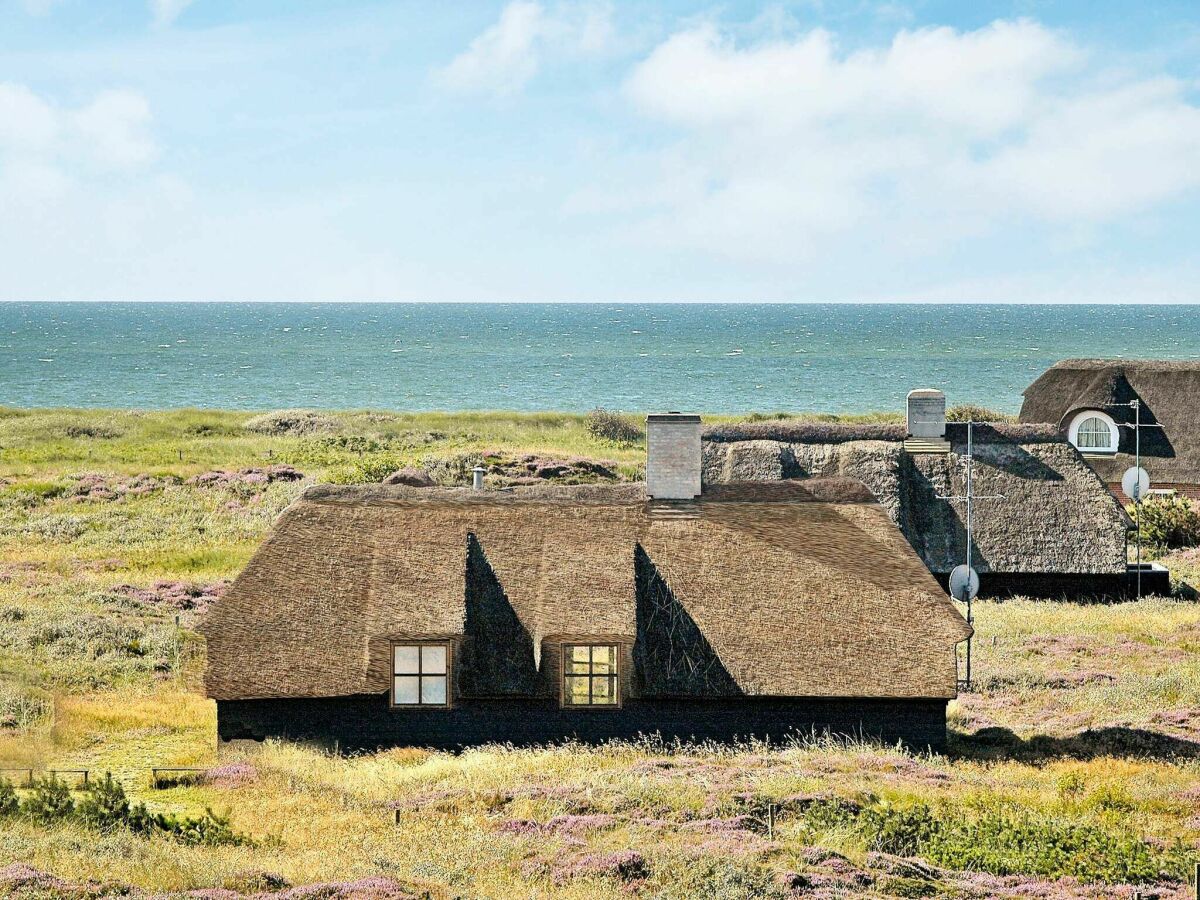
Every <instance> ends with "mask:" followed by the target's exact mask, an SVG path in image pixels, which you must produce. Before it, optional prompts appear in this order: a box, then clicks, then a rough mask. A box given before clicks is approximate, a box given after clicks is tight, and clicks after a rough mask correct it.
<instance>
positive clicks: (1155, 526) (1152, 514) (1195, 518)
mask: <svg viewBox="0 0 1200 900" xmlns="http://www.w3.org/2000/svg"><path fill="white" fill-rule="evenodd" d="M1127 509H1128V511H1129V515H1130V518H1132V519H1133V521H1134V524H1135V525H1136V526H1138V527H1140V529H1141V534H1142V543H1143V544H1150V545H1152V546H1157V547H1163V548H1166V549H1168V550H1173V549H1176V548H1179V547H1195V546H1196V545H1197V544H1200V507H1198V506H1197V505H1196V504H1195V503H1193V502H1192V501H1190V500H1188V499H1187V498H1186V497H1162V498H1159V497H1151V498H1150V499H1149V500H1144V501H1143V502H1142V506H1141V513H1140V515H1141V522H1140V523H1138V515H1139V512H1138V507H1137V505H1136V504H1130V506H1129V507H1127Z"/></svg>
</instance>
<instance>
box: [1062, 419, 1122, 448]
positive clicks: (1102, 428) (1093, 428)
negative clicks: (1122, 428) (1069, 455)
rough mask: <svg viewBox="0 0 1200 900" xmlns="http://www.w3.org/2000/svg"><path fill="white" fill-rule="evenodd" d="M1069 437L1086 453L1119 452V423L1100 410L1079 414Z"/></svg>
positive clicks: (1072, 425) (1073, 422) (1069, 431)
mask: <svg viewBox="0 0 1200 900" xmlns="http://www.w3.org/2000/svg"><path fill="white" fill-rule="evenodd" d="M1067 437H1068V439H1069V440H1070V441H1071V443H1072V444H1074V445H1075V446H1076V447H1078V448H1079V449H1080V450H1082V451H1083V452H1084V453H1116V452H1117V423H1116V422H1114V421H1113V420H1112V417H1111V416H1109V415H1107V414H1106V413H1102V412H1100V411H1099V410H1086V411H1084V412H1081V413H1080V414H1079V415H1077V416H1076V417H1075V418H1074V420H1073V421H1072V422H1071V427H1070V429H1069V430H1068V434H1067Z"/></svg>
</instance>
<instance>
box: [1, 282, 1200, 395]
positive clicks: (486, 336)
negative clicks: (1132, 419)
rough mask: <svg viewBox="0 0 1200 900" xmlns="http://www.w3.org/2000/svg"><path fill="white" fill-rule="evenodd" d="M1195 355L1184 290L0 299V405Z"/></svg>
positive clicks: (1018, 376) (830, 382) (949, 374)
mask: <svg viewBox="0 0 1200 900" xmlns="http://www.w3.org/2000/svg"><path fill="white" fill-rule="evenodd" d="M1080 356H1084V357H1117V358H1129V359H1135V358H1146V357H1153V358H1166V359H1197V358H1200V305H1175V304H1162V305H1145V304H1138V305H1116V304H1113V305H1108V304H1105V305H1100V304H1097V305H1086V304H1028V305H1026V304H977V303H962V304H947V303H929V304H920V303H879V304H874V303H845V304H842V303H820V304H789V303H515V302H514V303H353V302H347V303H330V302H324V303H303V302H294V303H293V302H286V303H270V302H261V303H260V302H246V303H228V302H178V303H154V302H128V303H118V302H36V301H33V302H5V303H0V405H6V406H14V407H47V406H52V407H57V406H78V407H114V408H138V409H169V408H179V407H210V408H222V409H247V410H250V409H252V410H262V409H278V408H283V407H311V408H318V409H361V408H377V409H392V410H412V411H427V410H439V409H444V410H463V409H510V410H519V411H534V410H562V411H585V410H587V409H591V408H594V407H597V406H603V407H607V408H612V409H622V410H629V411H638V412H645V411H652V410H661V409H668V408H669V409H683V410H694V411H700V412H709V413H747V412H753V411H757V412H777V411H794V412H801V411H803V412H828V413H852V412H870V411H879V410H888V411H897V412H898V411H900V410H902V409H903V403H904V396H905V394H906V393H907V392H908V391H909V390H911V389H913V388H916V387H936V388H941V389H943V390H945V391H946V394H947V399H948V402H949V403H950V404H952V405H957V404H963V403H974V404H980V405H983V406H987V407H990V408H992V409H996V410H998V411H1001V412H1015V411H1016V410H1017V409H1018V408H1019V406H1020V401H1021V391H1022V390H1024V388H1025V387H1026V386H1028V384H1029V383H1030V382H1031V381H1032V380H1033V379H1034V378H1036V377H1037V375H1038V374H1040V373H1041V372H1042V371H1043V370H1044V369H1045V368H1047V367H1048V366H1050V365H1052V364H1053V363H1054V362H1056V361H1057V360H1059V359H1065V358H1070V357H1080Z"/></svg>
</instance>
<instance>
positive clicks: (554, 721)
mask: <svg viewBox="0 0 1200 900" xmlns="http://www.w3.org/2000/svg"><path fill="white" fill-rule="evenodd" d="M652 418H654V417H652ZM675 418H676V421H675V422H670V421H668V422H665V423H661V424H663V425H664V426H666V427H665V429H660V428H657V427H656V426H657V425H658V424H660V423H654V422H652V424H651V440H650V448H651V457H650V467H649V478H648V484H647V485H642V484H637V485H616V486H611V485H609V486H580V487H530V488H516V489H512V490H509V491H491V490H485V491H476V490H469V489H446V488H425V489H420V488H409V487H390V486H363V487H332V486H319V487H313V488H310V489H308V490H307V491H306V492H305V493H304V494H303V495H302V496H301V497H300V499H298V500H297V501H296V502H295V503H293V504H292V505H291V506H290V507H288V509H286V510H285V511H284V512H283V514H282V515H281V516H280V518H279V520H278V521H277V522H276V524H275V526H274V528H273V529H272V531H271V532H270V534H269V535H268V537H267V539H266V541H265V543H264V544H263V545H262V547H261V548H260V549H259V551H258V552H257V553H256V554H255V556H254V558H253V559H252V560H251V561H250V563H249V564H248V565H247V566H246V569H245V570H244V571H243V572H242V573H241V575H240V576H239V577H238V578H237V580H236V581H235V582H234V584H233V585H232V586H231V588H230V589H229V591H228V592H227V593H226V594H225V595H224V596H223V597H222V598H221V600H220V601H219V602H218V603H216V604H215V605H214V607H213V608H212V610H211V612H210V614H209V617H208V620H207V622H206V623H205V625H204V628H203V631H204V635H205V637H206V638H207V642H208V663H207V673H206V689H207V693H208V695H209V696H210V697H213V698H214V699H215V700H216V701H217V714H218V730H219V734H220V737H221V738H222V739H223V740H230V739H237V738H259V739H261V738H263V737H267V736H281V737H288V738H300V739H314V740H322V741H328V742H332V741H335V740H336V741H338V742H339V743H340V744H341V746H343V747H367V748H373V747H377V746H386V745H397V744H412V745H421V746H435V747H450V748H452V747H460V746H464V745H469V744H477V743H481V742H490V741H508V742H513V743H518V744H528V743H538V742H545V741H549V740H556V739H562V738H568V737H571V738H577V739H581V740H587V741H594V740H602V739H608V738H620V737H633V736H635V735H638V734H650V733H660V734H662V735H663V736H665V737H667V738H676V737H678V738H682V739H690V738H697V739H718V740H726V739H730V738H734V737H743V738H747V737H750V736H756V737H760V738H772V739H779V738H783V737H785V736H786V735H788V734H790V733H793V732H809V731H811V730H814V729H815V730H817V731H826V730H828V731H831V732H835V733H843V734H855V735H858V734H863V735H869V736H875V737H879V738H882V739H885V740H888V741H892V740H897V739H901V740H905V741H908V742H909V743H911V744H913V745H916V746H935V747H936V746H940V745H941V744H942V743H943V741H944V739H945V710H946V703H947V701H948V700H949V699H950V698H952V697H954V696H955V691H956V685H957V654H956V645H957V644H958V643H960V642H961V641H963V640H965V639H966V638H967V637H968V635H969V633H970V631H969V628H968V627H967V625H966V623H965V622H964V620H963V618H962V616H961V615H960V614H959V613H958V611H957V610H956V609H955V607H954V605H953V603H952V602H951V601H950V599H949V598H948V597H947V596H946V594H945V593H944V592H943V591H942V590H941V588H940V587H939V586H938V584H937V583H936V581H935V580H934V579H933V578H932V577H931V576H930V574H929V572H928V571H927V570H926V568H925V566H923V565H922V563H921V561H920V560H919V559H918V558H917V555H916V554H915V553H914V552H913V550H912V548H911V547H909V545H908V543H907V542H906V541H905V540H904V538H903V536H902V535H901V534H900V533H899V532H898V531H897V529H896V527H895V526H894V525H893V523H892V521H891V520H890V519H889V517H888V514H887V513H886V512H885V511H884V510H883V509H882V508H881V507H880V506H879V505H878V504H877V503H876V502H875V500H874V498H873V497H872V496H871V494H870V493H869V492H868V491H867V490H866V489H865V488H864V487H863V486H862V485H861V484H859V483H858V482H855V481H851V480H847V479H836V478H835V479H813V480H808V481H803V482H791V481H781V482H778V483H771V484H728V485H714V486H712V487H711V488H708V489H706V490H705V491H704V492H703V493H702V494H701V495H700V496H698V497H697V496H695V493H696V492H698V491H699V480H700V446H699V445H700V441H699V430H700V425H699V420H698V419H696V418H695V417H691V418H692V420H694V423H693V421H691V420H689V421H684V422H682V423H680V422H678V419H686V418H687V417H675ZM680 425H681V426H682V427H678V426H680ZM670 428H675V429H676V431H678V432H682V433H683V434H684V437H685V438H686V439H685V440H684V441H682V443H681V442H680V441H677V440H675V437H677V436H678V435H675V436H672V435H671V434H667V436H666V438H662V437H661V434H662V432H663V431H664V430H667V431H669V430H670Z"/></svg>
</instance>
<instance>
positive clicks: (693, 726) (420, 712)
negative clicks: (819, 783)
mask: <svg viewBox="0 0 1200 900" xmlns="http://www.w3.org/2000/svg"><path fill="white" fill-rule="evenodd" d="M217 731H218V734H219V736H220V738H221V740H222V741H229V740H235V739H253V740H262V739H264V738H267V737H277V738H284V739H290V740H306V741H316V742H318V743H322V744H326V745H333V744H334V743H335V742H336V743H337V744H338V746H340V747H341V748H342V749H344V750H374V749H377V748H380V747H395V746H416V747H433V748H438V749H447V750H456V749H461V748H463V747H466V746H471V745H478V744H485V743H493V742H505V743H512V744H516V745H518V746H520V745H531V744H544V743H549V742H554V741H561V740H564V739H575V740H580V741H584V742H588V743H595V742H600V741H605V740H610V739H613V738H623V739H632V738H636V737H638V736H639V735H646V734H656V733H657V734H660V735H661V736H662V737H663V738H664V739H666V740H674V739H676V738H679V739H681V740H685V741H688V740H713V741H722V742H728V741H732V740H735V739H748V738H750V737H755V738H760V739H770V740H772V741H783V740H785V739H786V738H787V737H788V736H789V735H794V734H798V733H812V732H813V731H816V732H817V733H818V734H820V733H822V732H825V731H828V732H831V733H833V734H839V735H851V736H863V737H868V738H872V739H878V740H883V741H886V742H889V743H894V742H896V741H904V742H905V743H906V744H908V745H909V746H911V747H913V748H914V749H925V748H927V747H930V748H933V749H935V750H936V749H941V748H943V747H944V745H945V742H946V701H945V700H939V699H915V700H869V699H866V700H864V699H848V700H838V699H825V698H776V697H731V698H719V699H711V700H634V699H627V700H626V701H625V703H624V705H623V706H622V707H621V708H618V709H602V710H595V709H593V710H573V709H562V708H561V707H560V706H559V705H558V703H557V702H555V701H547V700H517V699H499V700H469V701H459V702H458V703H457V704H456V705H455V706H453V707H451V708H448V709H447V708H440V709H392V708H391V707H390V706H389V702H388V696H387V695H386V694H379V695H377V696H375V695H360V696H355V697H334V698H297V699H267V700H220V701H218V702H217Z"/></svg>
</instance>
